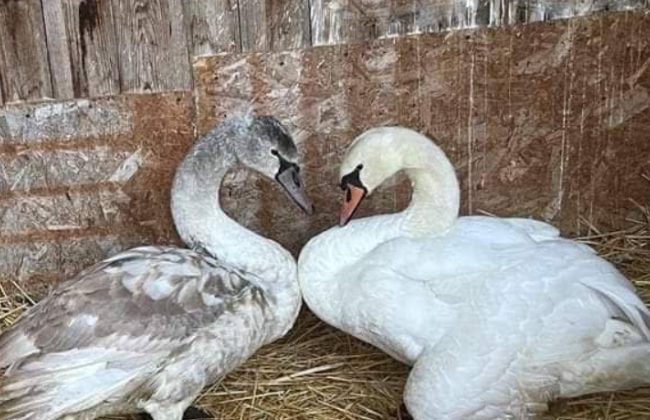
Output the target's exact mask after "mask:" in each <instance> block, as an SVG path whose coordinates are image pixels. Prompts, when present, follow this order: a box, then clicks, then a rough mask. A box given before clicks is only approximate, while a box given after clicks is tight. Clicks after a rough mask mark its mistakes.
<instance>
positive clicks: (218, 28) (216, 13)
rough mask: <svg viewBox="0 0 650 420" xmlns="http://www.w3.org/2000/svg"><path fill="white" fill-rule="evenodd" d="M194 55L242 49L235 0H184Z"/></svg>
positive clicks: (188, 35)
mask: <svg viewBox="0 0 650 420" xmlns="http://www.w3.org/2000/svg"><path fill="white" fill-rule="evenodd" d="M183 6H184V14H185V27H186V29H187V39H188V42H190V49H191V54H192V56H193V57H197V56H202V55H213V54H217V53H221V52H236V51H241V39H240V32H239V7H238V4H237V0H183Z"/></svg>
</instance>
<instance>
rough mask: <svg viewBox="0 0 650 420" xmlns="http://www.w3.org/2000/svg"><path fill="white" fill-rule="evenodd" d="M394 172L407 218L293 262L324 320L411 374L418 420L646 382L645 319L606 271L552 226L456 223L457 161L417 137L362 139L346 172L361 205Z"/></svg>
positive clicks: (485, 412)
mask: <svg viewBox="0 0 650 420" xmlns="http://www.w3.org/2000/svg"><path fill="white" fill-rule="evenodd" d="M402 170H403V171H405V172H406V173H407V175H408V176H409V178H410V179H411V182H412V186H413V199H412V202H411V204H410V205H409V207H408V208H407V209H406V210H405V211H404V212H402V213H399V214H394V215H381V216H375V217H368V218H364V219H360V220H356V221H352V222H351V223H349V225H348V226H346V227H343V228H339V227H336V228H332V229H330V230H328V231H326V232H324V233H322V234H320V235H318V236H317V237H315V238H313V239H312V240H311V241H310V242H309V243H308V244H307V246H306V247H305V248H304V249H303V251H302V253H301V255H300V259H299V264H298V265H299V280H300V283H301V288H302V291H303V296H304V299H305V301H306V302H307V304H308V305H309V307H310V308H311V309H312V310H313V311H314V312H315V313H316V314H317V315H318V316H319V317H320V318H321V319H323V320H324V321H326V322H328V323H330V324H331V325H333V326H335V327H337V328H340V329H342V330H344V331H346V332H348V333H350V334H352V335H354V336H355V337H357V338H359V339H361V340H364V341H366V342H368V343H370V344H373V345H375V346H377V347H379V348H380V349H382V350H384V351H385V352H387V353H389V354H390V355H392V356H393V357H395V358H397V359H398V360H401V361H403V362H405V363H408V364H410V365H412V366H413V369H412V371H411V373H410V376H409V380H408V384H407V387H406V390H405V403H406V406H407V408H408V410H409V411H410V413H411V414H412V415H413V416H414V418H415V419H416V420H434V419H435V420H491V419H509V418H515V419H527V418H530V417H532V416H533V415H534V414H535V413H536V412H539V411H542V410H544V409H545V408H546V403H547V402H548V401H550V400H552V399H555V398H560V397H573V396H577V395H583V394H588V393H593V392H602V391H610V390H619V389H626V388H631V387H637V386H640V385H644V384H649V383H650V330H649V328H650V312H649V311H648V309H647V308H646V306H645V305H644V304H643V302H642V301H641V300H640V299H639V297H638V296H637V295H636V293H635V291H634V287H633V286H632V284H631V283H630V282H629V281H628V280H627V279H626V278H625V277H624V276H623V275H622V274H621V273H620V272H618V271H617V270H616V268H615V267H614V266H612V265H611V264H609V263H608V262H606V261H605V260H603V259H601V258H600V257H598V256H597V255H596V254H595V253H594V251H593V250H592V249H591V248H589V247H588V246H586V245H582V244H578V243H576V242H574V241H571V240H568V239H564V238H562V237H560V236H559V232H558V231H557V229H555V228H554V227H552V226H550V225H548V224H546V223H542V222H538V221H534V220H529V219H518V218H494V217H480V216H471V217H458V208H459V196H460V194H459V187H458V181H457V179H456V176H455V173H454V169H453V167H452V165H451V164H450V163H449V161H448V159H447V158H446V156H445V155H444V153H443V152H442V150H440V149H439V148H438V147H437V146H436V145H435V144H434V143H433V142H432V141H431V140H430V139H428V138H426V137H424V136H422V135H420V134H418V133H416V132H413V131H411V130H407V129H404V128H399V127H391V128H379V129H374V130H370V131H368V132H366V133H364V134H363V135H361V136H360V137H359V138H357V139H356V140H355V142H354V143H353V145H352V146H351V147H350V149H349V150H348V153H347V155H346V157H345V159H344V161H343V164H342V167H341V177H342V180H343V184H344V185H343V186H344V187H346V188H347V189H348V190H355V188H356V189H357V190H356V194H358V195H357V197H361V196H362V195H363V194H364V193H363V192H359V191H360V190H359V189H361V190H364V189H365V191H366V192H368V193H371V192H372V191H373V190H374V189H375V188H376V187H377V186H378V185H380V184H381V183H382V182H383V181H384V180H385V179H387V178H389V177H390V176H392V175H393V174H395V173H396V172H398V171H402ZM348 182H349V183H351V184H349V185H346V183H348ZM348 194H350V193H348ZM351 197H352V198H353V197H355V195H348V199H351ZM354 205H355V203H353V202H348V203H346V206H347V207H349V206H354ZM347 210H348V213H346V214H349V208H348V209H347Z"/></svg>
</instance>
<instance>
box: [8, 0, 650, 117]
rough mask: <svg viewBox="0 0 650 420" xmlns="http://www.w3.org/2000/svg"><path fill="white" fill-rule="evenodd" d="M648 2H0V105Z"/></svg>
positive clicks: (164, 85) (163, 87)
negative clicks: (249, 58) (241, 62)
mask: <svg viewBox="0 0 650 420" xmlns="http://www.w3.org/2000/svg"><path fill="white" fill-rule="evenodd" d="M649 4H650V0H463V1H459V0H458V1H457V0H146V1H145V0H4V1H0V105H1V104H2V103H4V102H6V103H13V102H19V101H30V100H39V99H50V98H51V99H70V98H86V97H99V96H110V95H116V94H121V93H132V92H167V91H174V90H187V89H190V88H191V87H192V71H191V62H192V60H193V59H195V58H196V57H200V56H203V55H211V54H218V53H233V52H250V51H284V50H294V49H299V48H304V47H309V46H317V45H334V44H348V43H362V42H367V41H370V40H375V39H383V38H388V37H394V36H398V35H405V34H417V33H427V32H439V31H445V30H450V29H459V28H470V27H477V26H488V25H490V26H495V25H496V26H499V25H507V24H518V23H528V22H538V21H549V20H555V19H560V18H566V17H570V16H583V15H589V14H593V13H597V12H603V11H616V10H633V9H638V8H642V7H646V6H648V5H649Z"/></svg>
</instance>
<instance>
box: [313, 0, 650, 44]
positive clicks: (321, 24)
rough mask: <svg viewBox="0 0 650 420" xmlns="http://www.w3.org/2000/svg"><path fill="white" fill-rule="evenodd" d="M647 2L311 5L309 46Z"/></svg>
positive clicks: (447, 0)
mask: <svg viewBox="0 0 650 420" xmlns="http://www.w3.org/2000/svg"><path fill="white" fill-rule="evenodd" d="M648 5H650V3H648V0H601V1H597V2H596V1H587V2H585V1H582V0H475V1H458V0H311V31H312V43H313V45H333V44H346V43H360V42H367V41H371V40H375V39H382V38H389V37H395V36H399V35H405V34H415V33H433V32H442V31H447V30H453V29H463V28H474V27H481V26H503V25H516V24H525V23H532V22H542V21H552V20H558V19H566V18H570V17H578V16H588V15H592V14H594V13H599V12H606V11H617V10H634V9H641V8H643V7H647V6H648Z"/></svg>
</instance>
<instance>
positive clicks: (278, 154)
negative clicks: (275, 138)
mask: <svg viewBox="0 0 650 420" xmlns="http://www.w3.org/2000/svg"><path fill="white" fill-rule="evenodd" d="M271 154H272V155H273V156H278V157H279V156H280V153H278V151H277V150H275V149H271Z"/></svg>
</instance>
